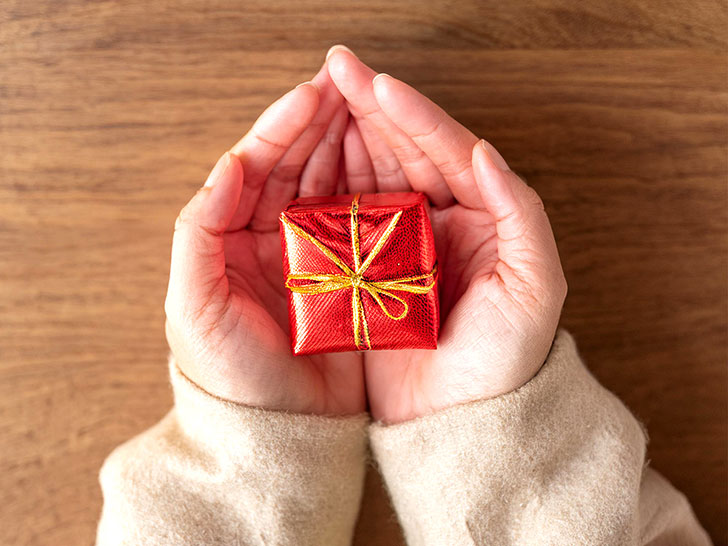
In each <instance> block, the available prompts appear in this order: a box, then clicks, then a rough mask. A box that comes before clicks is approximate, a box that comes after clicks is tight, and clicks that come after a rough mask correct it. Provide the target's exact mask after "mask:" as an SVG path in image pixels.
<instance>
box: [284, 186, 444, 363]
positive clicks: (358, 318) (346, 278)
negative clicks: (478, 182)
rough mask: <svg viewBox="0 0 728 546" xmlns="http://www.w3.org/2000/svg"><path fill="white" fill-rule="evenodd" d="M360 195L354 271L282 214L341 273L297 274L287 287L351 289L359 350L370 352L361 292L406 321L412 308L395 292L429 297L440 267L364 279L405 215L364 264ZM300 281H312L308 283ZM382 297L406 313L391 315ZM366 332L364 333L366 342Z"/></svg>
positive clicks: (355, 206)
mask: <svg viewBox="0 0 728 546" xmlns="http://www.w3.org/2000/svg"><path fill="white" fill-rule="evenodd" d="M360 196H361V194H360V193H357V194H356V195H355V196H354V199H353V201H352V203H351V209H350V223H351V249H352V253H353V256H354V270H352V269H351V268H350V267H349V266H348V265H346V264H345V263H344V262H343V261H342V260H341V258H339V257H338V256H337V255H336V253H334V252H333V251H332V250H331V249H330V248H328V247H327V246H326V245H324V244H323V243H322V242H321V241H319V240H318V239H316V238H315V237H314V236H313V235H311V234H310V233H307V232H306V231H304V230H303V229H301V228H300V227H299V226H297V225H295V224H294V223H293V222H291V221H290V220H288V218H286V216H285V215H284V214H281V221H282V222H283V223H284V224H285V225H286V226H288V227H289V228H290V229H291V230H292V231H293V232H294V233H295V234H296V235H298V236H299V237H301V238H303V239H305V240H307V241H309V242H310V243H312V244H313V245H314V246H316V248H318V249H319V250H320V251H321V252H322V253H323V254H324V256H326V257H327V258H328V259H329V260H331V262H333V264H334V265H336V267H338V268H339V270H340V271H341V273H342V274H341V275H338V274H330V273H295V274H289V275H288V277H287V278H286V288H288V289H289V290H290V291H291V292H295V293H298V294H325V293H327V292H335V291H337V290H344V289H346V288H349V287H351V288H352V291H351V292H352V293H351V311H352V323H353V326H354V344H355V345H356V348H357V349H360V350H369V349H371V342H370V340H369V326H368V324H367V319H366V315H365V314H364V305H363V302H362V299H361V291H362V290H366V291H367V292H368V293H369V295H370V296H371V297H372V299H374V301H375V302H376V303H377V305H379V308H380V309H381V310H382V312H383V313H384V315H385V316H386V317H387V318H390V319H392V320H402V319H403V318H404V317H406V316H407V313H408V312H409V306H408V305H407V302H406V301H405V300H404V299H403V298H400V297H399V296H396V295H394V294H393V293H392V291H399V292H410V293H412V294H426V293H427V292H429V291H430V290H432V288H433V287H434V286H435V281H436V279H437V265H435V266H434V267H433V268H432V271H430V272H429V273H425V274H424V275H414V276H410V277H402V278H398V279H385V280H381V281H371V280H366V279H364V273H365V272H366V270H367V269H368V268H369V266H370V265H371V263H372V262H373V261H374V259H375V258H376V257H377V255H378V254H379V252H380V251H381V250H382V248H384V245H385V244H386V243H387V241H388V240H389V237H390V236H391V235H392V232H393V231H394V229H395V227H396V226H397V222H399V219H400V217H401V216H402V211H399V212H397V213H396V214H395V215H394V217H393V218H392V220H391V221H390V222H389V225H388V226H387V228H386V229H385V230H384V233H383V234H382V236H381V237H380V238H379V240H378V241H377V242H376V244H375V245H374V248H373V249H372V251H371V252H370V253H369V255H368V256H367V258H366V259H365V260H364V262H363V263H362V262H361V254H360V241H359V217H358V212H359V197H360ZM423 280H428V281H429V282H428V283H427V284H426V285H421V284H413V283H414V282H416V281H423ZM297 281H309V282H305V283H301V282H297ZM382 295H384V296H386V297H388V298H391V299H393V300H395V301H397V302H399V303H401V304H402V305H403V310H402V312H401V313H400V314H399V315H394V314H392V313H390V312H389V309H388V308H387V305H386V304H385V303H384V301H383V300H382V297H381V296H382ZM362 331H363V332H364V343H362V339H361V338H362Z"/></svg>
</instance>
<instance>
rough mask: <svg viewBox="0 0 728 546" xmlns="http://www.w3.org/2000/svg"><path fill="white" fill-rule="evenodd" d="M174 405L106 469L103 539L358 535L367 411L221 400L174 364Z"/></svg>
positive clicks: (345, 539)
mask: <svg viewBox="0 0 728 546" xmlns="http://www.w3.org/2000/svg"><path fill="white" fill-rule="evenodd" d="M170 372H171V379H172V386H173V390H174V397H175V406H174V408H173V409H172V410H171V411H170V412H169V413H168V414H167V415H166V416H165V417H164V418H163V419H162V420H161V422H159V423H158V424H156V425H155V426H154V427H152V428H151V429H149V430H147V431H146V432H144V433H142V434H140V435H139V436H137V437H136V438H133V439H132V440H130V441H128V442H127V443H125V444H123V445H121V446H120V447H118V448H117V449H116V450H115V451H114V452H113V453H112V454H111V455H110V456H109V457H108V459H107V460H106V462H105V463H104V465H103V468H102V470H101V476H100V481H101V487H102V491H103V495H104V506H103V511H102V516H101V520H100V523H99V527H98V532H97V544H98V545H99V546H110V545H122V544H124V545H127V544H128V545H131V544H134V545H139V544H150V545H156V544H159V545H161V544H164V545H177V544H195V545H197V544H205V545H209V544H225V545H235V544H246V545H248V544H251V545H253V544H261V545H262V544H266V545H267V544H286V545H287V544H295V545H314V544H315V545H321V544H331V545H340V544H341V545H343V544H349V543H350V542H351V537H352V533H353V530H354V525H355V522H356V517H357V513H358V510H359V503H360V499H361V493H362V486H363V479H364V472H365V466H366V440H367V438H366V430H367V425H368V418H367V417H366V416H365V415H359V416H353V417H341V418H336V417H318V416H311V415H300V414H291V413H285V412H276V411H267V410H261V409H256V408H251V407H246V406H242V405H238V404H233V403H231V402H227V401H224V400H221V399H218V398H216V397H214V396H212V395H210V394H208V393H206V392H204V391H203V390H201V389H200V388H199V387H197V386H196V385H195V384H193V383H192V382H191V381H190V380H188V379H187V378H186V377H185V376H184V375H183V374H182V373H181V372H180V370H179V369H178V368H177V367H176V366H175V364H174V362H173V361H170Z"/></svg>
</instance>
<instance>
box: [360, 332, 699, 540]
mask: <svg viewBox="0 0 728 546" xmlns="http://www.w3.org/2000/svg"><path fill="white" fill-rule="evenodd" d="M370 436H371V441H372V447H373V452H374V455H375V457H376V459H377V461H378V463H379V466H380V468H381V471H382V474H383V476H384V478H385V481H386V483H387V486H388V488H389V491H390V494H391V496H392V499H393V503H394V506H395V509H396V510H397V512H398V515H399V518H400V521H401V523H402V526H403V528H404V530H405V533H406V536H407V540H408V543H409V544H411V545H429V544H443V543H447V544H503V543H513V544H539V545H542V544H600V545H607V544H646V543H652V544H660V543H661V542H659V537H660V536H661V533H662V534H664V533H663V531H667V529H666V526H668V525H670V524H671V523H672V525H673V529H672V531H671V532H672V533H673V534H674V535H675V536H684V537H692V542H683V543H684V544H708V543H709V541H708V539H707V538H706V536H705V534H704V532H703V531H702V529H700V526H699V525H698V524H697V522H696V521H695V519H694V516H693V515H692V513H691V512H690V511H689V510H690V509H689V506H688V505H687V503H686V502H685V500H684V498H680V497H681V496H680V495H679V493H677V492H676V491H675V490H674V489H672V487H671V486H670V485H669V484H667V482H664V480H663V482H664V483H657V481H656V480H657V479H658V477H656V476H657V475H656V474H655V473H654V472H652V471H651V470H645V468H644V461H645V444H646V437H645V435H644V433H643V430H642V428H641V426H640V424H639V423H638V422H637V421H636V420H635V418H634V417H633V416H632V415H631V413H630V412H629V411H628V410H627V408H626V407H625V406H624V405H623V404H622V403H621V402H620V401H619V400H618V399H617V398H616V397H615V396H614V395H613V394H611V393H610V392H608V391H606V390H605V389H604V388H603V387H601V386H600V385H599V384H598V382H597V381H596V379H595V378H594V377H593V376H592V375H591V374H590V373H589V372H588V371H587V369H586V368H585V367H584V366H583V364H582V363H581V361H580V359H579V356H578V353H577V351H576V347H575V345H574V342H573V340H572V339H571V337H570V336H569V335H568V334H567V333H566V332H564V331H560V332H559V334H558V336H557V339H556V341H555V343H554V347H553V348H552V351H551V353H550V355H549V358H548V360H547V362H546V364H545V365H544V366H543V368H542V369H541V370H540V372H539V373H538V374H537V375H536V377H534V378H533V379H532V380H531V381H530V382H529V383H527V384H526V385H524V386H523V387H521V388H520V389H517V390H516V391H514V392H511V393H509V394H506V395H503V396H499V397H496V398H493V399H490V400H483V401H479V402H474V403H471V404H466V405H461V406H456V407H453V408H450V409H449V410H445V411H442V412H439V413H437V414H434V415H431V416H429V417H425V418H422V419H419V420H415V421H410V422H408V423H404V424H402V425H398V426H391V427H384V426H379V425H374V426H372V427H371V432H370ZM656 484H657V485H658V486H659V487H658V488H657V489H655V485H656ZM655 491H659V492H661V493H662V495H661V496H660V495H656V494H655ZM656 502H660V503H662V505H661V506H659V507H658V506H657V505H656V504H655V503H656ZM669 510H674V511H677V512H678V513H679V515H680V520H679V521H680V522H681V523H680V524H681V525H682V526H683V527H682V528H680V529H675V528H674V525H675V519H674V518H672V519H671V518H666V517H665V513H666V511H669ZM650 540H655V542H649V541H650Z"/></svg>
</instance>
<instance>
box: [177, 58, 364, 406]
mask: <svg viewBox="0 0 728 546" xmlns="http://www.w3.org/2000/svg"><path fill="white" fill-rule="evenodd" d="M312 82H313V83H311V82H307V83H305V84H302V85H300V86H298V87H297V88H295V89H293V90H292V91H290V92H289V93H287V94H286V95H284V96H283V97H282V98H280V99H279V100H278V101H277V102H275V103H274V104H273V105H271V106H270V107H269V108H268V109H267V110H266V111H265V112H264V113H263V114H262V115H261V117H260V118H259V119H258V120H257V121H256V123H255V124H254V126H253V127H252V129H251V130H250V131H249V132H248V133H247V134H246V135H245V136H244V137H243V138H242V139H241V140H240V142H238V143H237V144H236V145H235V146H234V147H233V148H232V149H231V151H230V152H228V153H226V154H225V155H223V157H222V158H221V159H220V161H218V163H217V165H216V166H215V168H214V169H213V171H212V173H211V174H210V176H209V178H208V180H207V182H206V183H205V186H204V187H203V188H202V189H200V190H199V191H198V192H197V194H196V195H195V196H194V197H193V198H192V200H191V201H190V202H189V203H188V204H187V206H185V208H184V209H183V210H182V212H181V213H180V215H179V218H178V219H177V222H176V225H175V233H174V241H173V246H172V264H171V271H170V279H169V288H168V292H167V299H166V303H165V311H166V313H167V325H166V331H167V339H168V341H169V345H170V347H171V349H172V352H173V354H174V356H175V359H176V362H177V365H178V367H179V368H180V370H181V371H182V372H183V373H184V374H185V375H186V376H187V377H189V378H190V379H191V380H192V381H193V382H195V383H196V384H198V385H199V386H200V387H202V388H203V389H205V390H206V391H208V392H209V393H211V394H213V395H215V396H218V397H220V398H224V399H227V400H232V401H234V402H238V403H242V404H246V405H250V406H257V407H262V408H267V409H277V410H288V411H293V412H297V413H313V414H336V415H343V414H354V413H360V412H362V411H364V409H365V394H364V376H363V370H362V358H361V355H360V354H357V353H338V354H326V355H318V356H312V357H298V358H294V357H293V356H292V354H291V350H290V343H289V337H288V314H287V310H286V292H285V288H284V285H283V282H282V279H283V273H282V266H281V253H280V236H279V232H278V215H279V214H280V212H281V210H282V209H283V208H284V207H285V206H286V205H287V204H288V202H289V201H290V200H291V199H293V198H294V197H295V196H296V195H297V194H298V195H326V194H333V193H334V192H335V190H336V189H337V184H339V179H338V167H339V157H340V151H341V141H342V139H343V135H344V131H345V130H346V127H347V122H348V119H349V114H348V111H347V109H346V106H345V104H344V101H343V98H342V97H341V95H340V94H339V92H338V90H337V89H336V87H335V86H334V85H333V82H332V81H331V79H330V77H329V74H328V71H327V69H326V66H324V67H323V68H322V69H321V71H320V72H319V73H318V74H317V75H316V77H315V78H314V79H313V80H312ZM342 189H343V187H342V186H341V185H339V191H342Z"/></svg>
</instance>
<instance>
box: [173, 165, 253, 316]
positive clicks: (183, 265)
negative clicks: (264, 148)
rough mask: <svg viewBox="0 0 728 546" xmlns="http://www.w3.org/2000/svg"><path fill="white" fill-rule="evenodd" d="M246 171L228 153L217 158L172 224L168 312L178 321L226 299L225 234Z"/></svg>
mask: <svg viewBox="0 0 728 546" xmlns="http://www.w3.org/2000/svg"><path fill="white" fill-rule="evenodd" d="M242 186H243V167H242V165H241V163H240V160H239V159H238V158H237V157H236V156H235V155H233V154H231V153H230V152H225V154H224V155H223V156H222V157H221V158H220V159H219V160H218V162H217V164H216V165H215V167H214V168H213V169H212V172H211V173H210V175H209V176H208V178H207V181H206V182H205V185H204V186H203V187H202V188H200V190H199V191H198V192H197V193H196V194H195V196H194V197H193V198H192V199H191V200H190V202H189V203H187V205H186V206H185V207H184V208H183V209H182V211H181V212H180V214H179V216H178V217H177V221H176V222H175V226H174V238H173V241H172V263H171V266H170V273H169V286H168V289H167V300H166V302H165V311H166V313H167V317H168V318H170V319H171V320H173V321H174V319H175V318H176V319H180V318H183V317H186V316H189V315H193V316H195V315H199V313H200V312H202V311H203V310H205V309H206V308H207V307H208V306H212V305H219V306H220V307H219V309H222V308H223V306H224V304H225V302H226V301H227V296H228V294H229V291H228V280H227V276H226V273H225V248H224V241H223V234H224V233H225V231H226V230H227V228H228V226H229V225H230V222H231V221H232V218H233V216H234V214H235V211H236V210H237V207H238V203H239V201H240V192H241V190H242Z"/></svg>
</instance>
